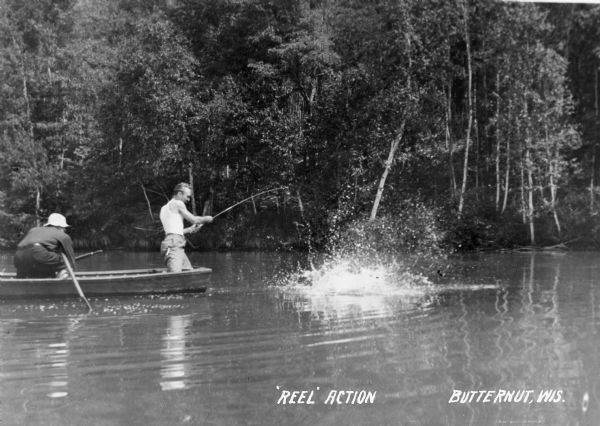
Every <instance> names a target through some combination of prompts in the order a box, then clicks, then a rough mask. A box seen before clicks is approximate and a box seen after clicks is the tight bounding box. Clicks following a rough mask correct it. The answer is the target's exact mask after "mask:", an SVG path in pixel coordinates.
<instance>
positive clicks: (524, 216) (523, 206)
mask: <svg viewBox="0 0 600 426" xmlns="http://www.w3.org/2000/svg"><path fill="white" fill-rule="evenodd" d="M519 164H520V166H521V170H520V175H521V220H522V221H523V225H525V224H527V207H526V204H525V160H524V159H523V158H521V161H520V162H519Z"/></svg>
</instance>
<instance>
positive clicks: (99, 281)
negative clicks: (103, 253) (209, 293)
mask: <svg viewBox="0 0 600 426" xmlns="http://www.w3.org/2000/svg"><path fill="white" fill-rule="evenodd" d="M211 272H212V270H211V269H209V268H195V269H193V270H191V271H183V272H166V270H165V269H162V268H155V269H130V270H118V271H82V272H77V274H76V277H77V281H78V282H79V285H80V286H81V289H82V290H83V293H84V294H85V295H86V296H107V295H136V294H173V293H202V292H205V291H206V288H207V286H206V281H207V280H208V278H209V277H210V274H211ZM51 296H60V297H67V296H73V297H78V294H77V290H76V289H75V286H74V285H73V282H72V281H71V279H70V278H67V279H61V280H59V279H55V278H16V277H15V274H14V273H3V274H0V298H19V297H51Z"/></svg>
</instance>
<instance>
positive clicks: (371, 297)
mask: <svg viewBox="0 0 600 426" xmlns="http://www.w3.org/2000/svg"><path fill="white" fill-rule="evenodd" d="M194 256H195V257H196V259H192V261H193V262H194V263H198V264H206V265H209V266H211V267H213V268H214V269H215V273H214V276H213V278H212V284H211V285H212V286H213V288H212V289H211V290H210V291H209V292H208V293H207V294H206V295H202V296H194V297H191V296H189V295H185V296H177V297H170V298H162V297H156V298H151V297H145V298H131V299H126V298H116V299H111V298H106V299H96V300H95V301H94V306H97V307H98V309H97V310H95V312H94V313H92V314H91V315H83V316H82V315H80V314H79V313H80V312H81V311H80V303H79V301H77V300H74V301H64V300H55V301H52V302H49V301H42V302H40V301H18V302H15V301H0V376H1V378H2V380H1V381H0V401H1V406H0V407H1V408H2V409H3V418H2V420H3V421H4V423H6V424H34V425H35V424H89V423H92V424H93V423H102V424H108V425H113V424H114V425H117V424H147V425H153V424H156V425H159V424H160V425H162V424H181V423H190V424H205V423H208V424H227V425H235V424H257V425H258V424H261V425H262V424H398V423H399V419H402V422H404V423H405V424H449V425H464V424H473V425H488V424H500V423H506V422H512V423H513V424H524V423H534V424H550V425H552V424H557V425H559V424H560V425H564V424H572V425H592V424H595V419H596V418H597V417H598V416H599V415H600V412H599V408H598V407H599V405H600V404H599V390H600V379H599V377H600V363H599V360H598V356H597V355H598V347H600V337H598V336H600V334H599V333H598V332H599V331H600V330H599V326H600V322H599V321H598V319H597V315H596V311H597V301H598V298H597V297H596V294H597V291H598V290H597V285H596V279H597V275H598V269H600V267H599V266H598V265H600V262H599V261H600V255H596V254H568V255H563V256H554V255H551V254H546V253H540V254H529V253H528V254H509V255H486V256H479V257H473V258H472V259H469V258H466V259H463V260H461V261H460V262H461V263H458V261H457V267H460V268H462V270H461V272H460V273H459V274H456V275H455V276H450V277H449V278H448V282H441V283H436V284H432V283H423V282H420V283H415V282H411V281H410V279H407V275H404V276H403V277H401V276H400V275H394V274H391V275H386V274H382V273H381V270H377V273H376V274H373V273H372V272H373V271H374V270H375V269H371V270H357V271H354V275H348V274H341V273H336V276H335V279H334V280H331V281H327V276H326V274H324V275H322V276H321V277H320V279H321V280H323V279H324V280H325V281H321V282H320V283H321V284H322V285H318V284H317V285H306V283H302V282H294V280H288V281H286V282H283V283H282V282H278V285H267V284H272V280H268V279H267V278H268V277H273V276H274V274H275V273H277V271H278V272H279V273H281V275H280V276H285V274H286V273H288V272H289V270H287V269H286V268H287V266H289V265H295V264H296V263H295V259H293V258H291V259H290V258H284V257H281V258H278V257H277V256H275V255H261V256H257V255H254V254H253V255H252V256H248V257H245V255H244V254H239V253H238V254H231V255H227V256H222V257H220V256H219V255H218V254H206V255H205V257H202V256H201V255H199V254H195V253H194ZM119 262H121V263H123V262H124V260H123V259H121V258H120V259H119ZM132 263H133V261H132ZM291 270H292V272H294V269H293V268H292V269H291ZM338 272H339V271H338ZM384 272H385V271H384ZM288 276H291V275H289V274H288ZM382 277H383V278H382ZM347 284H348V285H347ZM42 307H43V308H42ZM277 386H279V387H280V389H283V388H285V389H291V390H294V389H297V390H316V389H317V387H319V388H320V391H319V392H320V393H319V392H315V397H314V399H315V400H316V404H314V405H312V406H286V407H283V406H280V405H277V404H276V401H277V399H278V396H279V395H280V392H279V391H278V388H277ZM331 389H350V390H358V389H365V390H371V391H376V392H377V398H376V401H375V403H374V404H373V406H364V405H363V406H361V407H357V406H352V405H351V404H350V405H348V406H344V405H340V406H335V407H331V406H327V405H325V404H323V400H324V399H325V397H326V392H327V391H328V390H331ZM455 389H459V390H463V391H472V390H496V391H497V390H499V389H505V390H515V391H518V390H533V392H534V393H533V395H534V397H535V400H534V401H533V403H532V404H528V403H527V404H524V403H516V402H511V403H496V404H484V403H481V402H476V401H471V402H466V403H453V404H450V403H449V402H448V401H449V399H450V397H451V395H452V392H453V390H455ZM542 390H548V391H551V390H554V391H558V390H560V391H562V394H561V398H560V400H557V401H556V402H544V401H540V402H538V401H537V397H538V395H539V393H540V392H541V391H542ZM556 395H557V394H556V393H554V394H552V398H554V397H556ZM563 399H564V402H563ZM6 413H9V414H6ZM65 419H66V421H65Z"/></svg>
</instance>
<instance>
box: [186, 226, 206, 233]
mask: <svg viewBox="0 0 600 426" xmlns="http://www.w3.org/2000/svg"><path fill="white" fill-rule="evenodd" d="M200 228H202V225H198V224H195V225H192V226H188V227H187V228H184V229H183V233H184V234H193V233H194V232H198V231H199V230H200Z"/></svg>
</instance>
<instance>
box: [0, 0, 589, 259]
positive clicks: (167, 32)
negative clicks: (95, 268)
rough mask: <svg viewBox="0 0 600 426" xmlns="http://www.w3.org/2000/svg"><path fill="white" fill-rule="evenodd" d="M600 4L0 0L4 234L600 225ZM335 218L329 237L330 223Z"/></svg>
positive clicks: (420, 231)
mask: <svg viewBox="0 0 600 426" xmlns="http://www.w3.org/2000/svg"><path fill="white" fill-rule="evenodd" d="M599 32H600V7H599V6H594V5H576V4H544V5H541V4H531V3H511V2H503V1H493V0H488V1H475V0H451V1H441V0H437V1H434V0H373V1H365V0H362V1H357V0H152V1H151V0H54V1H52V0H28V1H22V0H0V74H1V75H0V82H1V84H0V245H2V246H4V247H10V246H12V245H14V243H15V242H16V241H18V239H19V238H20V236H21V235H22V234H23V232H25V231H26V230H27V229H28V228H29V227H30V226H33V225H35V224H36V223H37V224H39V223H43V221H44V219H45V218H46V217H47V216H48V214H50V213H51V212H55V211H56V212H61V213H63V214H65V215H66V216H67V218H68V220H69V222H70V223H71V225H72V229H71V231H70V233H71V235H72V236H73V238H74V240H75V243H76V246H77V247H78V248H86V247H104V248H111V247H112V248H114V247H125V248H136V249H151V248H154V247H156V245H157V244H158V242H159V241H160V238H161V232H160V222H159V221H158V217H157V213H158V210H159V209H160V206H161V205H162V204H164V203H165V201H166V200H168V198H169V197H170V195H171V194H170V192H171V189H172V188H173V186H174V185H175V184H176V183H178V182H181V181H187V182H190V183H191V184H192V185H193V188H194V198H193V200H192V203H191V205H190V210H193V211H194V212H197V213H198V214H211V215H216V214H217V213H219V212H220V211H222V210H224V209H226V208H227V207H229V206H231V205H233V204H235V203H237V202H239V201H240V200H243V199H245V198H247V197H250V196H252V195H254V194H260V193H261V192H264V191H267V190H272V191H269V192H266V193H264V194H261V195H258V196H256V197H254V198H250V199H249V200H248V201H247V202H245V203H242V204H241V205H239V206H237V207H236V208H235V209H231V210H230V211H228V212H227V213H226V214H223V215H220V216H219V217H218V218H217V219H216V220H215V222H214V223H213V224H211V225H207V226H206V227H204V228H203V230H202V231H200V232H198V233H197V234H194V235H193V236H192V237H191V238H190V244H191V246H192V247H193V248H204V249H206V248H253V249H319V248H323V247H325V246H327V244H328V243H329V242H331V241H332V240H334V239H336V238H337V240H338V241H343V240H344V239H345V238H349V235H350V236H351V234H353V233H354V234H361V235H363V236H367V237H368V238H371V239H372V240H374V241H377V242H379V243H382V244H383V243H385V242H386V241H387V242H389V243H390V244H392V245H395V246H396V247H397V248H398V249H418V248H419V247H424V246H428V245H431V244H436V245H437V244H443V245H446V246H447V247H452V248H455V249H467V250H468V249H494V248H502V247H515V246H523V245H537V246H544V245H545V246H548V245H555V244H567V245H569V246H572V247H580V248H598V247H600V216H599V214H598V213H599V212H600V200H599V198H600V196H599V194H600V192H599V191H600V175H599V173H598V171H599V168H600V158H598V157H599V155H600V150H599V148H600V126H599V124H600V120H599V114H600V105H599V103H600V101H599V99H598V97H599V88H598V84H599V82H598V65H599V63H600V37H599ZM334 237H335V238H334Z"/></svg>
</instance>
